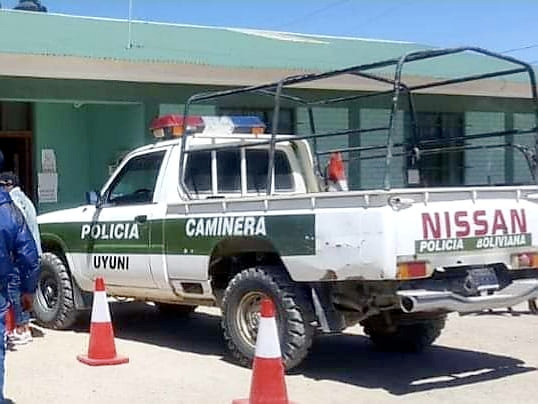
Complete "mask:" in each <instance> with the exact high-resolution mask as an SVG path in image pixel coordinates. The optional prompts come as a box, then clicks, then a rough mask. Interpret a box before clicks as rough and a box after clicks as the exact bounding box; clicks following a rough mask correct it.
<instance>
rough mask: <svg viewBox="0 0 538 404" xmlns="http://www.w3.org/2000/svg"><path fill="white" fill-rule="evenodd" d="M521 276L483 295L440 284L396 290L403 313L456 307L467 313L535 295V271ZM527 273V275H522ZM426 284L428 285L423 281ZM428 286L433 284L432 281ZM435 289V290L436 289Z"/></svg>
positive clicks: (537, 289)
mask: <svg viewBox="0 0 538 404" xmlns="http://www.w3.org/2000/svg"><path fill="white" fill-rule="evenodd" d="M521 275H523V277H521V278H519V279H512V280H511V281H509V283H508V284H507V285H506V286H505V287H503V288H502V289H500V290H496V291H494V292H492V291H489V292H487V293H484V294H482V295H477V296H465V295H462V294H460V293H457V292H454V291H450V290H439V288H428V287H426V288H413V289H406V290H399V291H398V292H397V295H398V297H399V300H400V306H401V308H402V310H403V311H404V312H406V313H414V312H421V311H422V312H428V311H447V312H449V311H457V312H459V313H468V312H472V311H480V310H485V309H494V308H501V307H510V306H514V305H516V304H519V303H521V302H525V301H527V300H531V299H537V298H538V274H537V273H536V270H535V271H533V273H532V277H529V276H528V275H530V274H529V273H528V272H527V273H526V274H523V273H522V274H521ZM525 275H527V276H525ZM424 286H427V285H424ZM428 286H432V285H431V284H430V285H428ZM435 289H437V290H435Z"/></svg>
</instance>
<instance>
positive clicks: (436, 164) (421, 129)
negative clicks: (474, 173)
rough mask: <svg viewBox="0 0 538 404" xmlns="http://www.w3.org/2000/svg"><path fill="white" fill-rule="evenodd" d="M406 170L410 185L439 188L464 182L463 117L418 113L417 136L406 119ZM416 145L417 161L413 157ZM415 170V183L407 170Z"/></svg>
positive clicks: (438, 113)
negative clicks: (416, 179) (417, 149)
mask: <svg viewBox="0 0 538 404" xmlns="http://www.w3.org/2000/svg"><path fill="white" fill-rule="evenodd" d="M405 127H406V138H407V142H406V143H407V150H406V151H407V153H408V157H407V169H408V183H409V185H410V186H413V185H415V186H424V187H437V186H439V187H441V186H458V185H462V184H463V183H464V178H465V164H464V157H465V151H464V149H463V147H462V146H464V137H463V136H464V115H463V114H459V113H443V112H419V113H417V129H418V130H417V133H416V134H415V133H414V131H413V128H412V125H411V119H410V117H409V115H407V116H406V125H405ZM413 144H418V148H419V150H420V155H419V156H420V158H419V159H418V160H417V159H416V158H415V156H414V155H413V154H412V151H413V150H412V149H413ZM412 169H417V170H418V174H419V177H418V180H419V183H417V181H414V180H411V177H412V176H413V175H412V174H410V170H412Z"/></svg>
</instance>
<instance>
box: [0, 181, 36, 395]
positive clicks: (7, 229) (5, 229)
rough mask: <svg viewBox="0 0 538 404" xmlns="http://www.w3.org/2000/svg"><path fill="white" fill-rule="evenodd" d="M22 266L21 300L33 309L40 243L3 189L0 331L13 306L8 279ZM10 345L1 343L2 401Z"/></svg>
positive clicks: (0, 200) (0, 206) (0, 198)
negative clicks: (37, 243)
mask: <svg viewBox="0 0 538 404" xmlns="http://www.w3.org/2000/svg"><path fill="white" fill-rule="evenodd" d="M15 268H18V270H19V276H20V280H21V304H22V306H23V307H24V309H26V310H31V308H32V302H33V300H34V293H35V290H36V288H37V280H38V276H39V258H38V253H37V248H36V244H35V241H34V238H33V237H32V234H31V233H30V230H29V229H28V225H27V224H26V222H25V220H24V217H23V215H22V213H21V211H20V210H19V209H18V208H17V207H16V206H15V204H14V203H13V201H12V200H11V197H10V196H9V193H7V192H6V191H4V190H0V335H1V336H3V335H4V334H5V327H6V323H5V319H6V312H7V310H8V307H9V302H8V291H7V279H8V277H9V276H10V275H11V274H13V273H14V272H15ZM5 354H6V347H5V344H4V343H0V403H3V402H4V400H5V399H4V371H5V369H4V363H5Z"/></svg>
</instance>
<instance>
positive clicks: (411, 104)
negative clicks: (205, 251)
mask: <svg viewBox="0 0 538 404" xmlns="http://www.w3.org/2000/svg"><path fill="white" fill-rule="evenodd" d="M464 52H470V53H475V54H479V55H482V56H487V57H490V58H493V59H495V60H500V61H504V62H508V63H509V64H510V65H513V67H511V68H507V69H502V70H496V71H493V72H488V73H482V74H472V75H466V76H462V77H457V78H449V79H440V80H434V81H430V82H426V83H421V84H416V85H408V84H406V83H405V81H404V80H403V75H402V71H403V68H404V66H405V65H406V64H408V63H410V62H416V61H421V60H427V59H433V58H440V57H443V56H449V55H455V54H460V53H464ZM393 66H394V73H393V78H387V77H384V76H383V75H380V74H377V73H372V71H373V70H376V69H386V68H388V67H393ZM519 73H526V74H527V75H528V81H529V87H530V97H529V99H530V101H531V102H532V113H533V115H534V118H535V119H534V126H532V127H530V128H527V129H512V130H503V131H495V132H485V133H477V134H472V135H465V136H464V137H453V138H450V142H451V144H448V145H447V147H441V148H439V147H435V142H436V141H435V140H434V141H432V140H421V138H420V128H419V123H418V119H417V111H416V108H415V101H414V93H416V92H417V91H420V90H422V91H423V90H427V89H431V88H436V87H442V86H449V85H454V84H459V83H466V82H471V81H477V80H483V79H493V78H496V77H501V76H508V75H514V74H519ZM342 75H351V76H354V77H358V78H362V79H367V80H371V81H374V82H377V83H382V84H384V85H388V86H389V89H388V90H383V91H373V92H367V93H364V92H363V93H361V94H355V95H349V96H339V97H332V98H331V97H329V98H324V99H316V100H307V99H305V98H304V97H301V96H297V95H292V94H289V93H286V92H285V90H297V89H298V86H300V85H301V84H304V83H309V82H314V81H318V80H324V79H330V78H334V77H337V76H342ZM389 77H390V76H389ZM292 86H295V87H292ZM299 89H300V88H299ZM247 93H255V94H261V95H264V96H269V97H272V98H273V105H274V108H273V117H272V125H271V137H270V139H269V140H267V139H266V140H262V139H260V141H259V142H256V143H251V142H249V143H248V144H242V145H237V144H236V145H234V146H226V145H219V146H208V147H204V150H222V149H225V148H232V147H233V148H243V147H252V146H253V145H256V146H260V145H267V146H268V147H269V150H270V153H269V161H268V173H267V194H268V195H269V194H271V190H272V188H273V187H272V181H273V175H272V174H273V171H274V153H275V145H276V143H278V142H280V141H284V140H281V139H279V138H278V137H277V134H278V124H279V114H280V110H281V105H282V103H283V101H285V102H290V103H292V104H294V105H297V106H301V107H304V108H306V109H307V111H308V124H309V129H310V130H309V132H310V133H309V134H308V135H298V136H293V138H292V139H294V140H300V139H309V140H310V141H311V144H312V146H313V150H314V154H315V159H316V171H317V172H318V174H319V175H320V176H323V173H322V168H321V164H320V157H322V156H326V155H329V154H331V153H337V152H340V153H347V154H348V155H350V154H351V153H355V154H357V155H358V154H359V153H360V152H376V151H379V152H380V153H379V154H374V155H369V156H365V157H358V159H359V160H367V159H375V158H384V159H385V162H384V176H383V188H384V189H386V190H389V189H391V163H392V159H393V157H395V156H403V157H405V158H409V159H410V161H411V166H414V165H415V164H416V162H417V161H418V159H419V158H420V157H421V156H424V155H427V154H435V153H440V152H444V153H446V152H451V151H457V150H473V149H488V148H499V147H505V148H512V149H515V150H517V151H519V152H521V153H522V154H523V155H524V157H525V160H526V162H527V164H528V167H529V170H530V172H531V175H532V179H533V181H534V182H536V181H537V177H538V168H537V161H536V160H537V158H536V155H537V149H538V127H537V125H538V124H537V122H538V95H537V88H536V78H535V74H534V70H533V68H532V67H531V65H529V64H528V63H525V62H523V61H520V60H517V59H515V58H512V57H509V56H505V55H501V54H498V53H494V52H490V51H488V50H485V49H481V48H477V47H458V48H448V49H432V50H424V51H413V52H409V53H406V54H404V55H403V56H401V57H397V58H392V59H387V60H382V61H378V62H373V63H366V64H362V65H356V66H351V67H346V68H343V69H337V70H332V71H327V72H324V73H311V74H303V75H294V76H289V77H285V78H283V79H281V80H279V81H275V82H271V83H267V84H262V85H256V86H250V87H241V88H236V89H231V90H224V91H215V92H209V93H199V94H195V95H193V96H191V97H190V98H189V99H188V100H187V102H186V104H185V108H184V116H185V117H187V116H189V112H190V109H191V106H192V105H193V104H197V103H201V102H207V101H212V100H217V99H220V98H223V97H230V96H235V95H241V94H247ZM379 96H385V97H390V101H389V102H390V115H389V120H388V124H387V125H386V126H381V127H372V128H364V129H360V128H353V129H346V130H339V131H330V132H326V133H317V132H316V127H315V124H314V112H313V108H315V107H320V106H329V105H337V104H338V103H350V102H355V101H359V100H364V99H367V98H372V97H379ZM402 99H404V100H405V103H406V104H404V103H403V102H402ZM402 106H405V107H406V108H407V109H408V112H409V114H410V123H411V133H412V137H411V139H409V140H408V141H404V142H402V143H397V142H395V141H394V137H395V131H396V125H395V121H396V114H397V112H398V111H399V109H400V108H402ZM184 122H186V120H185V121H184ZM186 129H187V128H185V127H184V128H183V133H185V135H184V136H183V137H182V140H181V148H182V151H183V152H184V153H183V152H182V153H181V161H180V167H183V163H184V156H185V154H186V153H188V152H189V150H188V141H187V139H188V137H189V135H190V134H189V133H188V131H187V130H186ZM382 131H386V132H387V137H386V141H385V144H379V145H370V146H356V147H342V148H334V149H331V150H319V148H318V145H319V144H318V139H320V138H328V137H332V136H341V135H346V136H361V135H364V134H367V133H375V132H382ZM524 134H534V145H533V147H528V146H526V145H520V144H517V143H514V142H508V143H506V142H505V143H501V144H487V145H479V146H476V145H469V144H468V143H467V142H468V141H469V140H475V139H484V138H492V137H500V136H518V135H524ZM289 140H290V138H289V137H286V140H285V141H289ZM398 148H399V149H403V150H401V151H396V152H395V150H394V149H398ZM350 159H351V158H348V159H347V161H349V160H350ZM182 187H183V189H184V190H185V192H186V194H187V195H189V193H188V191H187V190H186V187H185V184H182Z"/></svg>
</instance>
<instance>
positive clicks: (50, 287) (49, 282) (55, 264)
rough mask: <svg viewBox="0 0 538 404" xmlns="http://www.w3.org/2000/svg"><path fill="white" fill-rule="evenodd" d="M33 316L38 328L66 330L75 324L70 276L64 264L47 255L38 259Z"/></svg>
mask: <svg viewBox="0 0 538 404" xmlns="http://www.w3.org/2000/svg"><path fill="white" fill-rule="evenodd" d="M33 312H34V316H35V319H36V321H37V323H38V324H40V325H42V326H43V327H47V328H53V329H57V330H64V329H67V328H69V327H71V326H72V325H73V323H74V322H75V321H76V320H77V314H78V311H77V310H76V308H75V302H74V299H73V284H72V281H71V275H70V274H69V271H68V270H67V268H66V265H65V264H64V262H63V261H62V260H61V259H60V258H58V256H56V255H55V254H53V253H50V252H46V253H44V254H43V255H42V256H41V273H40V275H39V281H38V284H37V290H36V293H35V297H34V307H33Z"/></svg>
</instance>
